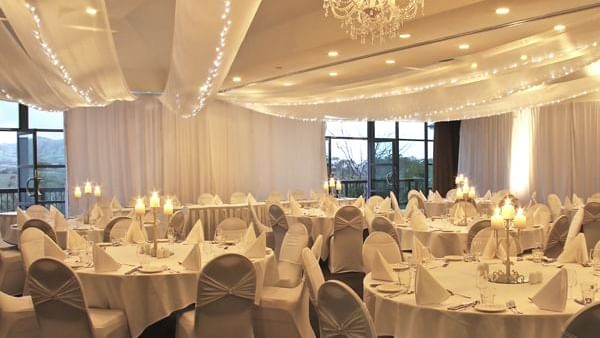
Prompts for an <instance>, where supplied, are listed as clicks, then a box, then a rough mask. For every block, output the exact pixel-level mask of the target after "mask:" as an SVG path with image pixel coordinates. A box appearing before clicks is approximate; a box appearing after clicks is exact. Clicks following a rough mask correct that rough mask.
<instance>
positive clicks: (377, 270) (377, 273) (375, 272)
mask: <svg viewBox="0 0 600 338" xmlns="http://www.w3.org/2000/svg"><path fill="white" fill-rule="evenodd" d="M371 278H372V279H377V280H381V281H386V282H394V281H396V279H394V271H393V270H392V268H391V267H390V264H389V263H388V262H387V261H386V260H385V258H384V257H383V255H382V254H381V252H380V251H379V250H376V253H375V257H373V261H372V262H371Z"/></svg>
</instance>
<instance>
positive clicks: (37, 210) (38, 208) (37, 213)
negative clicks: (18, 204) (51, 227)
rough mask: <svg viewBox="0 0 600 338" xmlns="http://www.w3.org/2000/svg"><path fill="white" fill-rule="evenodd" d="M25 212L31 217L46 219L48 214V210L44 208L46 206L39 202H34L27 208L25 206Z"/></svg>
mask: <svg viewBox="0 0 600 338" xmlns="http://www.w3.org/2000/svg"><path fill="white" fill-rule="evenodd" d="M25 212H26V213H27V216H29V217H31V218H37V219H43V220H45V219H47V218H48V216H50V210H48V209H46V207H44V206H43V205H39V204H34V205H32V206H30V207H29V208H27V210H26V211H25Z"/></svg>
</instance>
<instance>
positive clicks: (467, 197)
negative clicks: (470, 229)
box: [454, 174, 477, 226]
mask: <svg viewBox="0 0 600 338" xmlns="http://www.w3.org/2000/svg"><path fill="white" fill-rule="evenodd" d="M454 183H456V198H455V200H454V202H455V203H458V202H467V203H472V204H474V205H475V197H476V196H477V192H476V191H475V187H473V186H469V178H468V177H465V176H464V175H463V174H460V175H458V176H456V179H455V180H454ZM461 225H463V226H467V225H468V219H467V213H466V212H463V218H462V219H461Z"/></svg>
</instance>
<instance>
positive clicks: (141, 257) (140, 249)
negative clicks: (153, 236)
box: [136, 243, 149, 266]
mask: <svg viewBox="0 0 600 338" xmlns="http://www.w3.org/2000/svg"><path fill="white" fill-rule="evenodd" d="M136 254H137V257H138V261H139V262H140V265H141V266H144V265H147V264H148V260H149V257H148V255H146V244H145V243H141V244H138V246H137V248H136Z"/></svg>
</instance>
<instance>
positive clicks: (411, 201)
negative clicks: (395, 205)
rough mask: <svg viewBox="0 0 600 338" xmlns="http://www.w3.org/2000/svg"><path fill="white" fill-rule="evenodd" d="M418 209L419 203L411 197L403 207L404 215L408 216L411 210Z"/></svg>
mask: <svg viewBox="0 0 600 338" xmlns="http://www.w3.org/2000/svg"><path fill="white" fill-rule="evenodd" d="M416 209H419V203H418V202H417V200H416V199H414V198H411V199H409V200H408V202H407V203H406V207H405V208H404V216H406V217H408V218H410V217H411V216H412V213H413V210H416Z"/></svg>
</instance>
